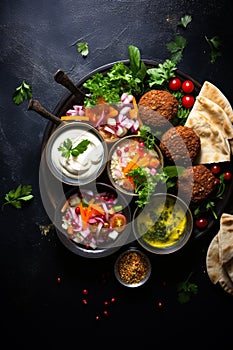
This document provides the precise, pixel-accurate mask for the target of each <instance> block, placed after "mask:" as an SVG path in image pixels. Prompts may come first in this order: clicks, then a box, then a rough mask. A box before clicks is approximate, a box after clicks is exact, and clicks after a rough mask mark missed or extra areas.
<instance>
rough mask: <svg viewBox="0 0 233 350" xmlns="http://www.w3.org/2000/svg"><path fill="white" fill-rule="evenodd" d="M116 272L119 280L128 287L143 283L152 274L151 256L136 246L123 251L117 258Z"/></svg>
mask: <svg viewBox="0 0 233 350" xmlns="http://www.w3.org/2000/svg"><path fill="white" fill-rule="evenodd" d="M114 272H115V276H116V278H117V280H118V281H119V282H120V283H121V284H122V285H124V286H127V287H138V286H141V285H143V284H144V283H145V282H146V281H147V280H148V278H149V277H150V274H151V263H150V260H149V258H148V257H147V256H146V255H145V254H144V253H142V252H141V251H140V250H138V249H136V248H130V249H129V250H127V251H125V252H123V253H122V254H121V255H120V256H119V257H118V258H117V260H116V262H115V266H114Z"/></svg>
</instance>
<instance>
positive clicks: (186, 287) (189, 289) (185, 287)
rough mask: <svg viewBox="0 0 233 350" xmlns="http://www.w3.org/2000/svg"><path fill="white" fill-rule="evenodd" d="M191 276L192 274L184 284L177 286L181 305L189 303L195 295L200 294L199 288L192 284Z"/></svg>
mask: <svg viewBox="0 0 233 350" xmlns="http://www.w3.org/2000/svg"><path fill="white" fill-rule="evenodd" d="M191 275H192V273H190V274H189V276H188V278H187V279H186V280H185V281H184V282H180V283H178V284H177V293H178V301H179V303H181V304H184V303H187V302H188V301H190V300H191V296H192V295H193V294H194V295H195V294H197V293H198V286H197V285H196V284H195V283H191V282H190V277H191Z"/></svg>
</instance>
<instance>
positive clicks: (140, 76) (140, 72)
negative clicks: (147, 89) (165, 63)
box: [128, 45, 147, 83]
mask: <svg viewBox="0 0 233 350" xmlns="http://www.w3.org/2000/svg"><path fill="white" fill-rule="evenodd" d="M128 51H129V60H130V69H131V71H132V73H133V76H134V78H135V79H137V82H138V83H141V82H142V81H143V80H144V78H145V76H146V71H147V67H146V65H145V63H144V62H143V61H142V60H141V54H140V51H139V49H138V48H137V47H136V46H133V45H130V46H129V47H128Z"/></svg>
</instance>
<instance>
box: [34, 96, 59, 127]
mask: <svg viewBox="0 0 233 350" xmlns="http://www.w3.org/2000/svg"><path fill="white" fill-rule="evenodd" d="M28 110H32V111H35V112H37V113H38V114H40V115H41V116H42V117H44V118H45V119H48V120H50V121H52V122H53V123H54V124H56V125H60V124H62V123H63V124H64V122H63V121H62V120H61V119H60V118H58V117H56V116H55V115H54V114H52V113H50V112H48V111H47V110H46V109H45V108H44V107H43V106H42V105H41V104H40V102H39V101H37V100H34V99H30V100H29V103H28Z"/></svg>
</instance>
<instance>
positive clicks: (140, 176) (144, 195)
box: [127, 165, 185, 207]
mask: <svg viewBox="0 0 233 350" xmlns="http://www.w3.org/2000/svg"><path fill="white" fill-rule="evenodd" d="M184 171H185V168H184V167H181V166H175V165H171V166H166V167H164V168H161V169H159V170H158V172H157V173H156V174H155V175H151V174H150V173H148V172H147V171H146V170H145V169H143V168H142V167H138V168H135V169H133V170H130V171H129V173H128V174H127V176H131V177H132V178H133V181H134V184H135V193H137V194H138V198H137V200H136V204H137V205H138V207H143V206H144V205H146V204H147V203H148V202H149V200H150V197H151V195H152V193H153V192H154V190H155V188H156V186H157V185H158V184H159V183H161V184H164V183H166V185H167V188H171V187H173V186H175V184H176V178H177V177H178V176H180V175H181V174H183V173H184Z"/></svg>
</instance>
